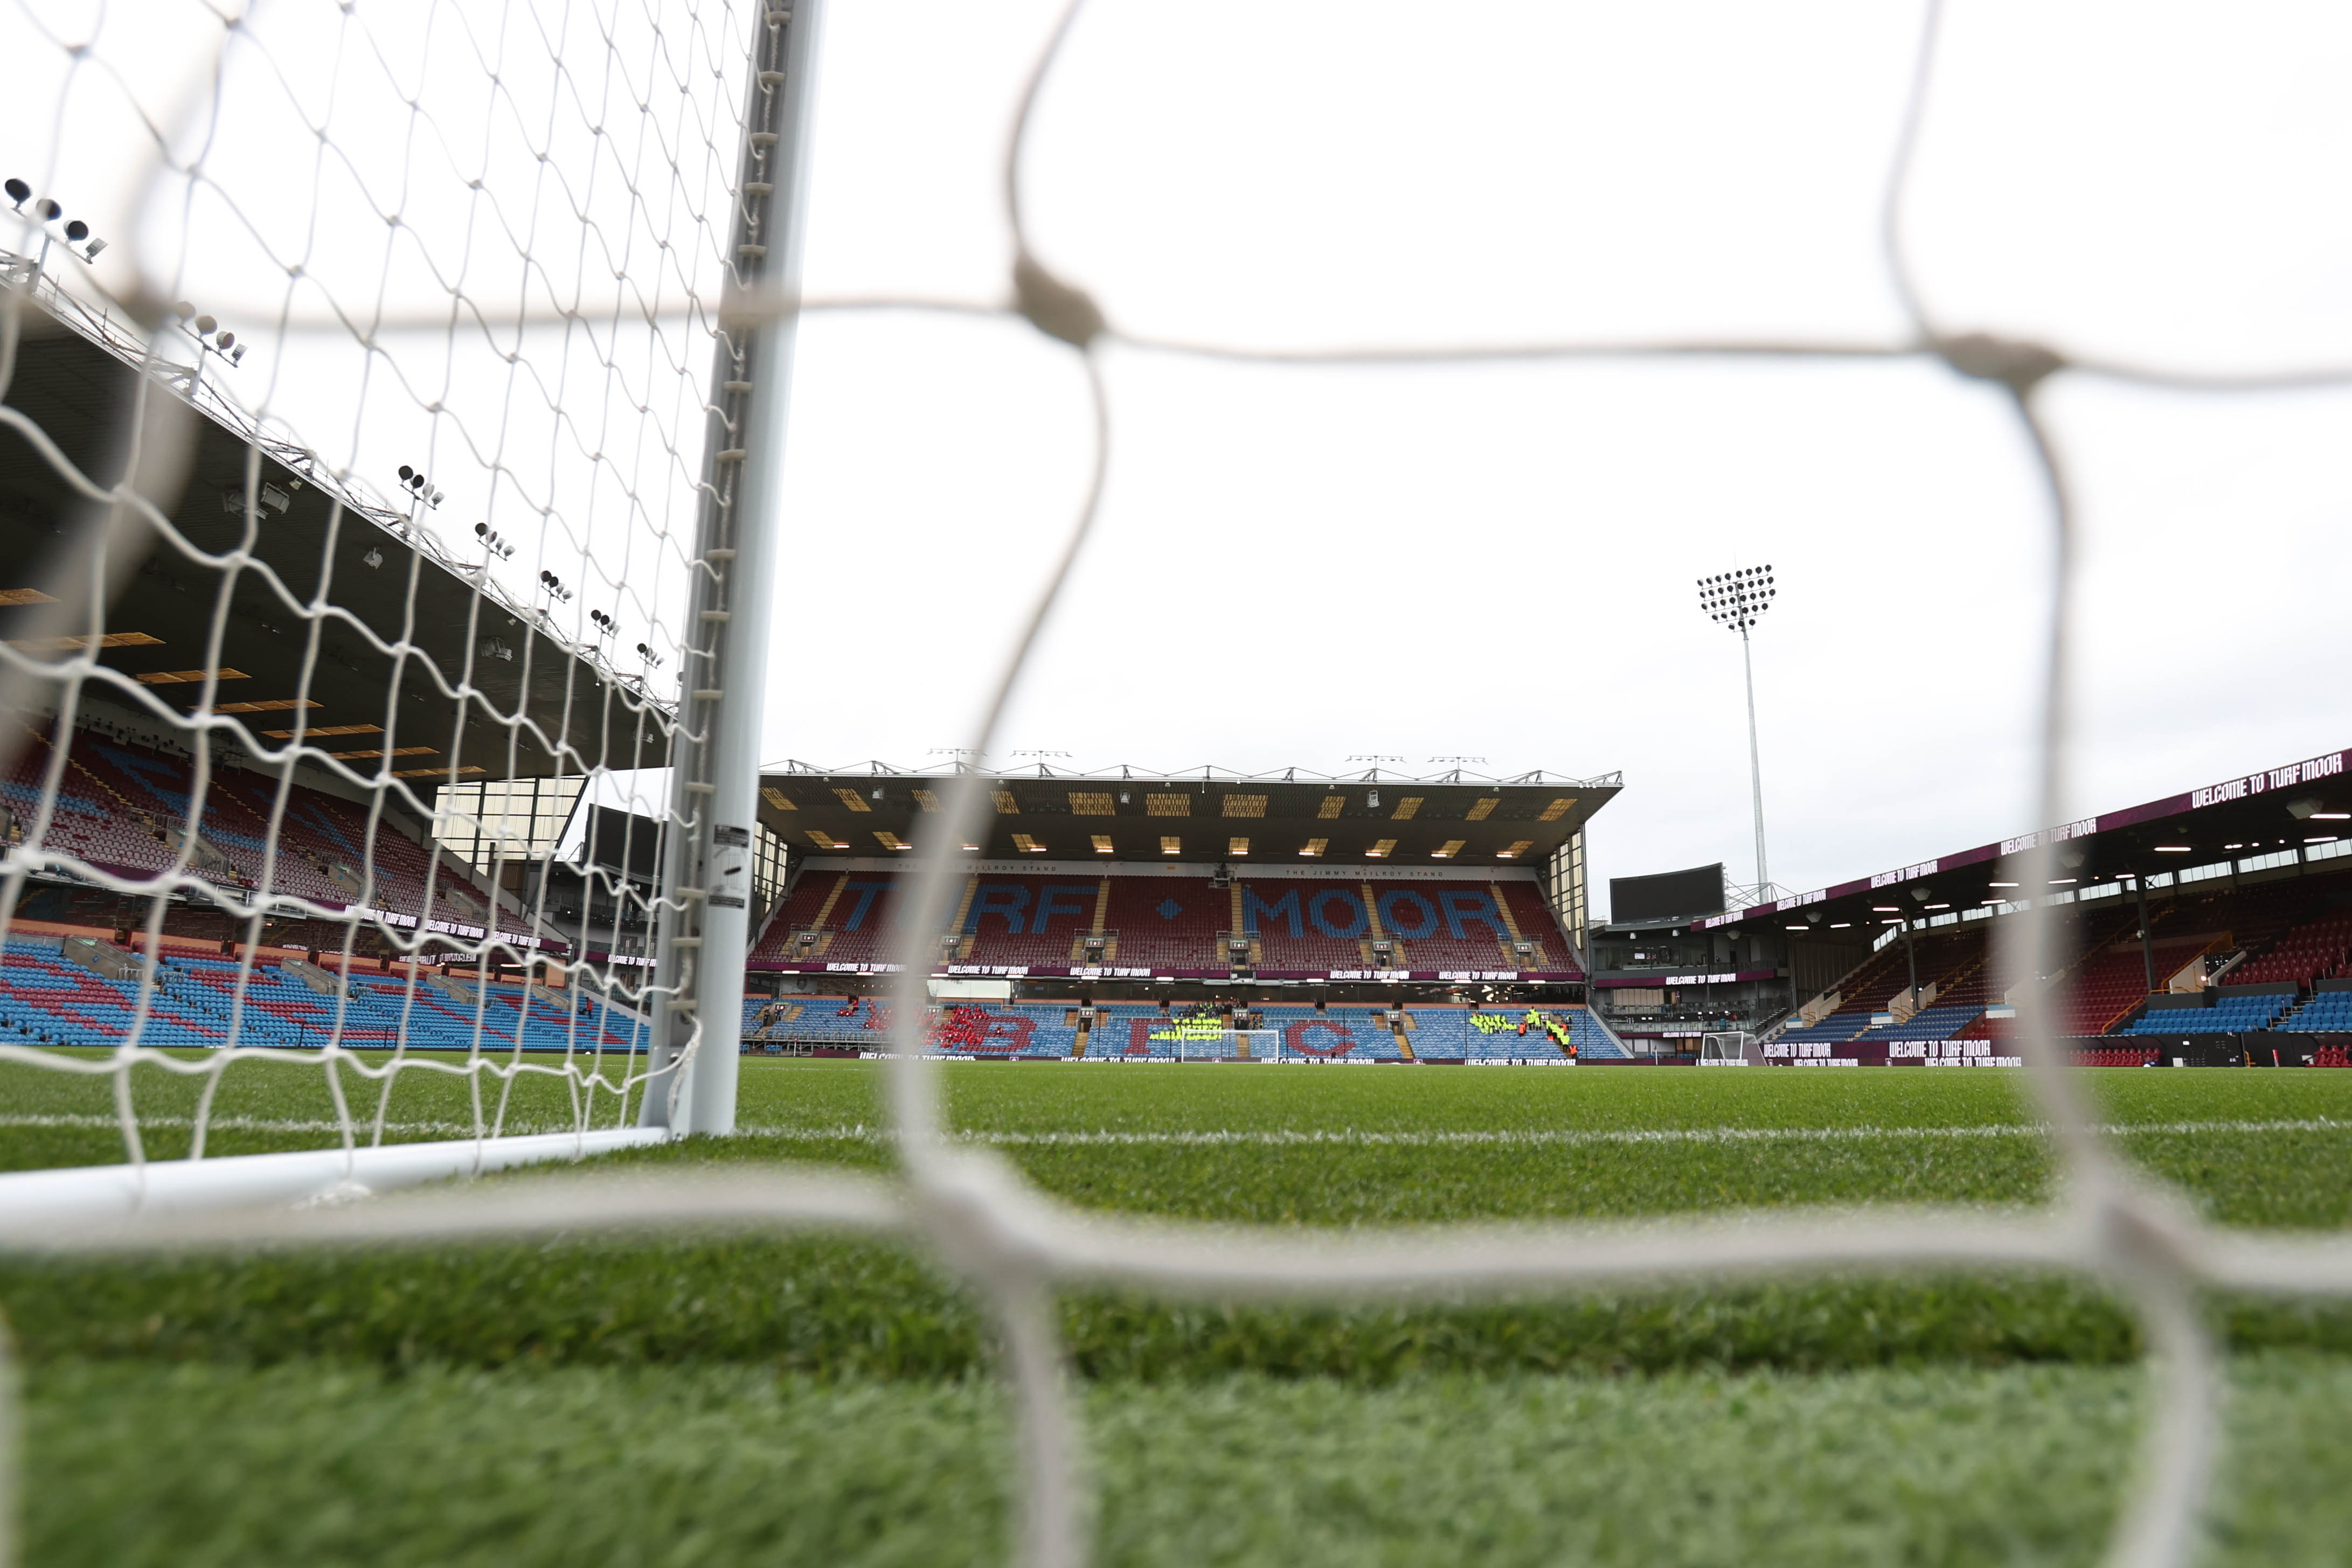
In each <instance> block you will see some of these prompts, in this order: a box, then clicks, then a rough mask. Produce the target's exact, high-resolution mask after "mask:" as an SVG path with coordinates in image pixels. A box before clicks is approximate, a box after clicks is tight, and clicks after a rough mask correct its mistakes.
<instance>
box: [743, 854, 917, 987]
mask: <svg viewBox="0 0 2352 1568" xmlns="http://www.w3.org/2000/svg"><path fill="white" fill-rule="evenodd" d="M897 923H898V878H897V877H895V876H891V875H887V874H884V873H879V872H876V873H863V872H856V871H846V870H841V869H838V868H831V867H826V866H824V865H816V866H811V867H809V868H807V869H806V870H805V871H803V872H802V873H801V875H800V876H799V877H798V879H796V880H795V881H794V882H793V887H792V889H791V891H790V892H788V893H787V894H786V895H785V896H784V900H783V902H782V905H781V906H780V907H779V908H778V909H777V910H776V911H775V912H774V914H772V916H771V917H770V918H769V920H768V923H767V928H766V930H765V931H763V932H762V933H761V938H760V941H759V942H758V944H757V945H756V946H755V947H754V948H753V950H752V954H751V956H752V957H753V958H755V959H759V958H766V959H777V960H782V961H784V962H787V963H886V962H889V961H891V960H893V959H894V958H895V957H896V954H895V953H893V952H891V942H892V938H893V936H894V935H895V931H896V926H897Z"/></svg>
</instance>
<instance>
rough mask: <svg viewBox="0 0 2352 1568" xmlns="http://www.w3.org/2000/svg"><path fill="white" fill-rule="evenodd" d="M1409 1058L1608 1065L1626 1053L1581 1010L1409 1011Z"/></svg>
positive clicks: (1528, 1008) (1469, 1008)
mask: <svg viewBox="0 0 2352 1568" xmlns="http://www.w3.org/2000/svg"><path fill="white" fill-rule="evenodd" d="M1410 1013H1411V1016H1412V1022H1413V1027H1412V1029H1411V1030H1410V1031H1409V1032H1408V1037H1409V1038H1410V1039H1411V1040H1412V1048H1413V1054H1414V1055H1416V1056H1419V1057H1423V1058H1427V1059H1428V1060H1431V1061H1441V1060H1447V1059H1459V1060H1464V1061H1532V1060H1552V1059H1565V1058H1569V1057H1570V1056H1571V1055H1572V1056H1573V1057H1574V1058H1575V1059H1577V1060H1579V1061H1611V1060H1615V1059H1618V1058H1622V1057H1623V1056H1624V1055H1625V1054H1626V1053H1625V1052H1624V1051H1623V1050H1622V1049H1621V1048H1620V1047H1619V1046H1618V1044H1617V1042H1616V1041H1615V1040H1613V1039H1612V1038H1610V1037H1609V1033H1608V1031H1607V1030H1605V1029H1603V1028H1601V1026H1600V1025H1598V1024H1596V1023H1594V1022H1593V1020H1592V1016H1591V1014H1590V1013H1588V1012H1587V1011H1586V1010H1585V1009H1584V1008H1582V1007H1540V1008H1538V1007H1507V1008H1478V1007H1434V1006H1429V1007H1423V1006H1417V1007H1413V1008H1412V1009H1410Z"/></svg>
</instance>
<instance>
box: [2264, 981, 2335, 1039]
mask: <svg viewBox="0 0 2352 1568" xmlns="http://www.w3.org/2000/svg"><path fill="white" fill-rule="evenodd" d="M2278 1027H2280V1028H2282V1029H2288V1030H2292V1031H2294V1033H2296V1034H2310V1035H2316V1034H2352V991H2322V992H2321V993H2319V994H2317V995H2316V996H2314V997H2313V998H2312V999H2311V1000H2310V1001H2308V1002H2306V1003H2305V1004H2304V1005H2302V1006H2300V1007H2298V1008H2296V1009H2295V1011H2294V1016H2291V1017H2289V1018H2288V1019H2287V1020H2286V1021H2285V1022H2284V1023H2283V1024H2280V1025H2279V1026H2278Z"/></svg>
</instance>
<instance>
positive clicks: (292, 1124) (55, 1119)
mask: <svg viewBox="0 0 2352 1568" xmlns="http://www.w3.org/2000/svg"><path fill="white" fill-rule="evenodd" d="M195 1124H196V1119H195V1118H194V1117H193V1116H142V1117H141V1118H140V1119H139V1125H140V1126H141V1127H142V1129H143V1128H151V1127H152V1128H156V1129H163V1128H175V1127H187V1128H192V1127H194V1126H195ZM121 1125H122V1122H121V1119H120V1118H117V1117H112V1116H106V1115H101V1114H99V1113H97V1112H75V1111H49V1112H34V1111H26V1112H20V1113H15V1114H6V1115H0V1129H5V1128H11V1127H35V1128H37V1127H70V1128H95V1129H102V1130H104V1131H114V1130H116V1129H117V1128H119V1127H121ZM205 1126H207V1127H209V1128H211V1129H212V1130H213V1131H215V1132H219V1131H235V1132H334V1133H340V1132H341V1131H342V1124H341V1122H338V1121H300V1120H297V1119H294V1118H290V1117H266V1116H215V1117H210V1118H207V1119H206V1121H205ZM374 1129H375V1123H374V1122H373V1121H369V1120H365V1119H358V1118H355V1119H353V1121H352V1131H353V1132H354V1133H357V1134H367V1133H372V1132H373V1131H374ZM383 1130H384V1131H386V1132H400V1133H411V1132H413V1133H417V1134H420V1135H423V1136H427V1137H433V1138H472V1137H474V1136H476V1135H477V1129H476V1128H475V1126H474V1124H473V1123H472V1122H470V1121H387V1122H385V1123H384V1124H383ZM574 1131H579V1129H577V1128H575V1127H571V1126H568V1125H567V1126H562V1127H559V1126H555V1125H553V1124H552V1123H548V1124H540V1123H531V1124H529V1125H526V1124H524V1123H522V1122H519V1121H511V1120H510V1121H508V1123H507V1125H506V1131H505V1132H504V1133H503V1134H502V1136H506V1137H514V1138H520V1137H525V1136H531V1135H536V1134H539V1133H542V1132H574Z"/></svg>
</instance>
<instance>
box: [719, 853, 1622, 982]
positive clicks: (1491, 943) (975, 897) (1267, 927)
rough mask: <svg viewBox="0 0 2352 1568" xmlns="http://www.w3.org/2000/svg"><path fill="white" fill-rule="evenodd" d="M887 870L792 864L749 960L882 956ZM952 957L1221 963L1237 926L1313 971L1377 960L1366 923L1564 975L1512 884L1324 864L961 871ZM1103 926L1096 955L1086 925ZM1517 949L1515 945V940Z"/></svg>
mask: <svg viewBox="0 0 2352 1568" xmlns="http://www.w3.org/2000/svg"><path fill="white" fill-rule="evenodd" d="M897 896H898V874H897V873H895V872H889V871H851V870H846V869H842V868H837V867H835V866H829V865H827V864H825V863H824V862H823V861H818V862H815V863H814V864H812V865H810V866H809V867H808V868H806V869H805V870H804V871H803V872H802V873H800V874H799V876H798V878H797V879H796V880H795V882H794V883H793V887H792V889H791V890H790V891H789V892H788V893H787V895H786V896H785V898H784V900H783V901H782V905H781V906H780V907H779V908H778V910H777V911H776V912H775V914H774V915H773V916H772V918H771V919H770V920H769V921H768V922H767V926H766V929H765V931H764V932H763V934H762V936H761V940H760V942H759V943H758V946H757V948H756V949H755V951H754V952H753V955H752V956H753V957H754V959H755V960H767V961H773V962H781V963H847V962H855V963H882V962H890V961H893V960H895V959H896V958H897V957H898V956H899V955H898V953H897V952H894V951H893V950H892V935H893V930H892V928H893V924H894V913H893V911H894V910H895V907H896V899H897ZM948 929H949V931H950V932H951V933H952V935H953V936H954V938H955V940H954V942H953V944H952V947H951V949H950V952H949V957H950V962H953V963H961V964H971V965H980V966H995V965H1007V966H1011V965H1020V966H1025V967H1030V968H1046V969H1058V968H1069V967H1084V966H1087V965H1089V964H1091V963H1097V962H1099V963H1104V964H1109V965H1115V966H1120V967H1132V968H1140V969H1149V970H1151V971H1153V972H1154V973H1181V974H1192V975H1199V974H1202V973H1224V972H1225V971H1227V969H1228V968H1230V967H1232V966H1233V959H1232V955H1231V954H1229V953H1228V952H1223V951H1221V950H1220V948H1219V945H1218V939H1219V937H1220V935H1221V934H1223V933H1226V932H1239V933H1241V935H1242V936H1243V937H1244V938H1245V939H1247V940H1248V941H1249V942H1250V948H1249V954H1248V957H1249V961H1250V962H1251V963H1253V964H1255V967H1257V968H1259V969H1261V970H1265V971H1270V972H1274V973H1307V974H1320V973H1328V972H1329V971H1332V970H1352V969H1360V968H1363V967H1365V966H1367V965H1368V964H1370V963H1374V962H1376V961H1375V960H1374V959H1373V957H1372V954H1371V951H1370V941H1371V938H1372V934H1373V933H1374V932H1375V931H1379V932H1380V933H1381V934H1382V935H1383V936H1384V937H1387V938H1389V939H1391V940H1392V941H1393V942H1394V943H1395V952H1394V954H1393V956H1392V957H1391V959H1389V960H1388V961H1386V965H1385V966H1387V967H1396V968H1404V967H1411V968H1414V969H1421V970H1429V971H1444V970H1457V969H1462V970H1467V969H1475V970H1480V971H1495V970H1525V969H1542V970H1545V971H1547V972H1549V973H1560V974H1566V975H1570V976H1573V975H1574V974H1576V973H1578V971H1577V969H1576V966H1575V963H1574V961H1573V960H1572V959H1571V958H1570V957H1569V956H1568V954H1569V951H1570V950H1569V946H1568V942H1567V939H1566V938H1565V937H1564V936H1562V935H1561V934H1560V931H1559V926H1558V924H1557V923H1556V922H1555V921H1553V919H1552V916H1551V914H1550V912H1549V910H1548V909H1546V907H1545V906H1544V903H1543V900H1542V898H1541V896H1540V895H1539V894H1538V892H1537V891H1536V889H1534V888H1533V887H1532V886H1530V885H1526V884H1500V883H1476V884H1474V883H1468V882H1461V883H1409V884H1394V885H1383V884H1380V883H1365V882H1361V881H1355V880H1348V879H1339V878H1335V879H1332V880H1330V881H1328V882H1326V881H1319V880H1316V879H1304V878H1302V879H1280V880H1276V879H1270V878H1269V879H1261V880H1259V881H1257V882H1251V881H1249V880H1248V879H1234V881H1233V882H1232V883H1231V885H1229V886H1227V887H1223V888H1220V887H1217V886H1215V885H1214V884H1213V883H1211V882H1210V881H1208V880H1207V879H1203V878H1200V877H1123V876H1122V877H1102V878H1088V877H1086V876H1083V875H1080V874H1075V873H1064V874H1061V875H1038V876H1014V875H1006V874H991V873H983V874H981V875H977V876H974V877H973V878H971V879H970V880H969V881H968V882H967V883H966V885H965V887H964V889H962V891H961V895H960V896H959V900H958V904H957V909H956V911H955V913H954V915H953V916H952V917H951V919H950V922H949V927H948ZM1096 934H1099V935H1101V936H1102V938H1103V943H1102V947H1101V949H1100V951H1099V952H1098V953H1090V952H1089V951H1088V949H1087V938H1088V937H1089V936H1092V935H1096ZM1520 942H1526V943H1528V951H1527V952H1524V953H1523V952H1520V951H1519V950H1518V944H1519V943H1520Z"/></svg>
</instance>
